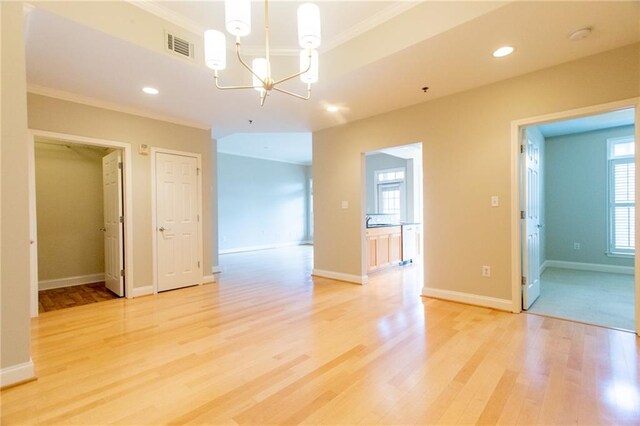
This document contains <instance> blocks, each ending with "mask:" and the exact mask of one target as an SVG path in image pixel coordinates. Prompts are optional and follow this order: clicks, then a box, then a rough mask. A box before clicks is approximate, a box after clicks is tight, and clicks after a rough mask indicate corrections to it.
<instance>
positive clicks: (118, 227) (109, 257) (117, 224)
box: [102, 151, 124, 296]
mask: <svg viewBox="0 0 640 426" xmlns="http://www.w3.org/2000/svg"><path fill="white" fill-rule="evenodd" d="M121 164H122V154H121V153H120V151H114V152H112V153H111V154H109V155H107V156H105V157H103V158H102V188H103V207H104V212H103V214H104V228H103V231H104V264H105V265H104V266H105V273H104V280H105V286H106V287H107V288H108V289H109V290H111V291H112V292H114V293H115V294H117V295H118V296H124V277H123V275H122V271H123V270H124V248H123V241H124V238H123V237H124V223H123V221H122V220H121V219H124V216H123V208H122V169H121V168H120V167H121Z"/></svg>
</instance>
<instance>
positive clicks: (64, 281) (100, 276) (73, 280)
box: [38, 272, 104, 290]
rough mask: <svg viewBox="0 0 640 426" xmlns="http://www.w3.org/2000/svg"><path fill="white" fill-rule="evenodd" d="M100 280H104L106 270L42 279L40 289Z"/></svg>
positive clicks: (39, 283) (71, 285) (39, 284)
mask: <svg viewBox="0 0 640 426" xmlns="http://www.w3.org/2000/svg"><path fill="white" fill-rule="evenodd" d="M100 281H104V272H100V273H97V274H88V275H78V276H75V277H67V278H56V279H53V280H42V281H39V282H38V289H39V290H51V289H53V288H62V287H73V286H76V285H83V284H92V283H98V282H100Z"/></svg>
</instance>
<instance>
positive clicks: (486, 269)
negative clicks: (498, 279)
mask: <svg viewBox="0 0 640 426" xmlns="http://www.w3.org/2000/svg"><path fill="white" fill-rule="evenodd" d="M482 276H483V277H490V276H491V266H488V265H483V266H482Z"/></svg>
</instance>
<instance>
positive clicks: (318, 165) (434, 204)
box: [313, 44, 640, 299]
mask: <svg viewBox="0 0 640 426" xmlns="http://www.w3.org/2000/svg"><path fill="white" fill-rule="evenodd" d="M639 95H640V45H639V44H635V45H632V46H627V47H624V48H620V49H616V50H613V51H610V52H605V53H602V54H598V55H595V56H591V57H588V58H585V59H582V60H578V61H573V62H569V63H565V64H562V65H559V66H555V67H552V68H548V69H545V70H541V71H537V72H534V73H531V74H527V75H524V76H520V77H516V78H513V79H509V80H505V81H502V82H499V83H496V84H492V85H489V86H485V87H481V88H478V89H474V90H470V91H467V92H463V93H459V94H456V95H451V96H448V97H444V98H440V99H435V100H433V101H430V102H426V103H422V104H419V105H415V106H412V107H408V108H404V109H401V110H397V111H393V112H390V113H386V114H382V115H379V116H375V117H371V118H368V119H364V120H360V121H357V122H353V123H350V124H345V125H342V126H338V127H333V128H329V129H326V130H322V131H319V132H315V133H314V134H313V179H314V198H315V199H314V217H315V226H314V231H315V250H314V267H315V268H316V269H319V270H326V271H332V272H338V273H344V274H351V275H357V276H360V275H363V274H364V271H363V269H362V262H361V243H360V231H361V225H362V218H361V212H362V211H363V210H364V209H362V205H361V204H362V200H363V197H362V196H361V191H362V178H363V173H362V161H361V154H362V153H363V152H365V151H372V150H377V149H381V148H385V147H390V146H396V145H403V144H407V143H413V142H423V161H424V221H423V223H424V238H425V263H424V265H425V286H426V287H431V288H437V289H445V290H451V291H458V292H465V293H471V294H476V295H483V296H490V297H495V298H501V299H511V282H510V276H511V263H510V253H511V251H510V250H511V234H510V207H509V206H510V167H511V158H510V143H511V141H510V137H511V134H510V131H511V130H510V127H511V122H512V121H513V120H517V119H521V118H526V117H532V116H536V115H540V114H547V113H553V112H558V111H564V110H568V109H573V108H578V107H584V106H588V105H594V104H599V103H605V102H610V101H616V100H621V99H626V98H631V97H636V96H639ZM492 195H498V196H499V197H500V207H499V208H491V206H490V197H491V196H492ZM341 200H346V201H349V208H348V209H341V208H340V202H341ZM482 265H490V266H491V272H492V277H491V278H490V279H486V278H482V277H481V266H482Z"/></svg>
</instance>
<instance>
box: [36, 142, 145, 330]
mask: <svg viewBox="0 0 640 426" xmlns="http://www.w3.org/2000/svg"><path fill="white" fill-rule="evenodd" d="M36 138H47V139H54V140H57V141H61V142H66V143H70V144H82V145H93V146H103V147H108V148H115V149H121V150H122V152H123V156H122V162H123V163H124V164H123V168H122V171H123V176H122V179H123V182H124V188H123V191H124V206H123V208H124V246H125V265H124V271H125V297H126V298H127V299H131V298H132V297H133V288H134V286H133V182H132V177H133V173H132V157H131V152H132V151H131V144H130V143H126V142H118V141H113V140H107V139H97V138H91V137H87V136H78V135H69V134H66V133H57V132H49V131H45V130H37V129H29V139H28V144H29V147H28V150H29V158H28V162H29V166H28V167H29V228H30V239H31V242H32V243H31V256H30V267H31V283H30V288H31V317H32V318H33V317H37V316H38V238H37V236H38V232H37V220H38V219H37V211H36V158H35V141H36Z"/></svg>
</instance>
